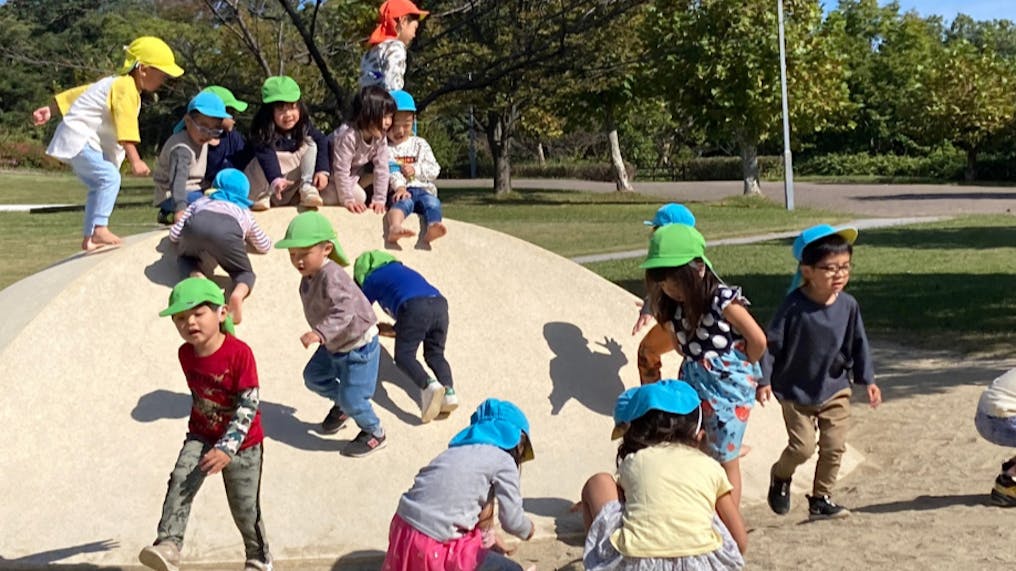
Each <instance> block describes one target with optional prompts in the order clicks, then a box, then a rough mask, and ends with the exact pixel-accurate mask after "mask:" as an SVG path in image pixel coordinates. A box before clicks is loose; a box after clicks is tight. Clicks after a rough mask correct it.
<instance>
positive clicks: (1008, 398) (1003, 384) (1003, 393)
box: [977, 369, 1016, 418]
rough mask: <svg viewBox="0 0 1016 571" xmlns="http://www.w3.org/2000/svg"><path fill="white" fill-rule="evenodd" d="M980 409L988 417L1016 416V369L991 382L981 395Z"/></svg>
mask: <svg viewBox="0 0 1016 571" xmlns="http://www.w3.org/2000/svg"><path fill="white" fill-rule="evenodd" d="M977 406H978V408H979V409H980V410H981V411H982V412H984V413H985V414H987V415H988V416H994V417H996V418H1009V417H1010V416H1016V369H1010V370H1009V371H1008V372H1006V373H1005V374H1004V375H1002V376H1001V377H999V378H997V379H995V380H994V381H992V382H991V386H989V387H988V388H987V389H985V391H984V393H983V394H981V400H980V402H978V404H977Z"/></svg>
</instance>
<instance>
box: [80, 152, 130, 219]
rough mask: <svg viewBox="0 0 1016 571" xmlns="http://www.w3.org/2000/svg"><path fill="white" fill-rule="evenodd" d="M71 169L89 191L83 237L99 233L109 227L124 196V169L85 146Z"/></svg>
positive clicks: (86, 200)
mask: <svg viewBox="0 0 1016 571" xmlns="http://www.w3.org/2000/svg"><path fill="white" fill-rule="evenodd" d="M70 164H71V169H72V170H73V171H74V174H76V175H77V176H78V178H79V179H81V182H83V183H85V186H86V187H88V197H87V198H86V199H85V222H84V226H83V228H82V236H85V237H86V238H87V237H89V236H91V235H92V234H94V233H95V227H96V226H109V215H110V214H112V213H113V206H115V205H116V195H117V194H120V168H119V167H117V165H114V164H113V163H111V162H109V161H107V160H106V159H104V158H103V157H102V151H97V150H95V149H93V148H92V147H90V146H88V145H85V147H84V148H83V149H81V152H80V153H78V154H77V155H76V156H75V157H74V158H73V159H71V160H70Z"/></svg>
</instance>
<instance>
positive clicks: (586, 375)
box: [543, 321, 628, 416]
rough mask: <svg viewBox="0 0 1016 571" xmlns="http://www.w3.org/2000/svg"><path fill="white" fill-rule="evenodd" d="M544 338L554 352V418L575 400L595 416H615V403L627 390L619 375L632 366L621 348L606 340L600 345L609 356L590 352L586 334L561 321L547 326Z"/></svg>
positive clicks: (551, 363) (551, 405)
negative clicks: (627, 366)
mask: <svg viewBox="0 0 1016 571" xmlns="http://www.w3.org/2000/svg"><path fill="white" fill-rule="evenodd" d="M543 336H544V338H546V340H547V345H548V346H549V347H550V350H551V351H553V352H554V358H553V359H551V361H550V380H551V382H552V383H553V385H554V387H553V389H552V390H551V392H550V396H549V398H550V412H551V414H558V413H560V412H561V409H562V408H564V405H565V404H566V403H567V402H568V400H569V399H572V398H574V399H575V400H577V401H579V402H580V403H582V404H583V405H584V406H585V407H586V408H588V409H589V410H591V411H593V412H596V413H599V414H603V415H607V416H610V415H612V414H613V413H614V401H615V400H616V399H617V395H619V394H621V392H622V391H623V390H624V383H623V382H621V376H620V374H619V373H620V371H621V367H623V366H625V365H626V364H627V363H628V359H627V358H626V357H625V356H624V353H623V352H622V351H621V345H620V344H619V343H618V342H617V341H616V340H614V339H610V338H607V337H604V339H603V342H602V343H597V344H598V345H600V346H602V347H604V348H605V349H607V351H608V352H607V353H598V352H593V351H590V350H589V341H587V340H586V338H585V336H583V335H582V330H581V329H579V328H578V327H577V326H576V325H574V324H572V323H564V322H560V321H552V322H550V323H547V324H545V325H544V326H543Z"/></svg>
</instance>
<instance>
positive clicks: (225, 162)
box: [205, 129, 251, 182]
mask: <svg viewBox="0 0 1016 571" xmlns="http://www.w3.org/2000/svg"><path fill="white" fill-rule="evenodd" d="M250 159H251V156H250V149H248V148H247V141H246V139H244V138H243V135H241V134H240V132H239V131H237V130H236V129H233V130H232V131H226V132H225V133H223V135H222V137H221V138H220V139H219V144H218V145H215V146H214V147H213V146H212V145H208V167H207V168H206V169H205V180H207V181H208V182H211V181H213V180H215V175H217V174H219V171H221V170H223V169H237V170H241V171H242V170H243V169H245V168H247V163H248V162H250Z"/></svg>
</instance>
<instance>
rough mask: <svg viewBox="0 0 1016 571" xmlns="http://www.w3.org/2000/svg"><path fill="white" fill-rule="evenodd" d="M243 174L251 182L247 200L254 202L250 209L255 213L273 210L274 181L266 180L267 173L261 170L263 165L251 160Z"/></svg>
mask: <svg viewBox="0 0 1016 571" xmlns="http://www.w3.org/2000/svg"><path fill="white" fill-rule="evenodd" d="M243 174H245V175H246V176H247V180H249V181H250V194H248V195H247V198H249V199H250V201H251V202H253V204H251V207H250V209H251V210H253V211H254V212H261V211H265V210H268V209H269V208H271V206H272V204H271V199H272V188H271V183H272V181H270V180H268V179H267V178H265V171H264V170H263V169H262V168H261V164H260V163H259V162H258V161H257V159H251V161H250V162H249V163H247V168H245V169H243Z"/></svg>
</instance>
